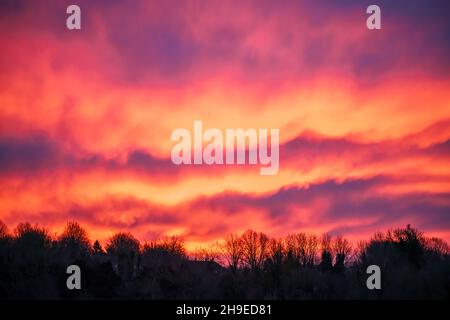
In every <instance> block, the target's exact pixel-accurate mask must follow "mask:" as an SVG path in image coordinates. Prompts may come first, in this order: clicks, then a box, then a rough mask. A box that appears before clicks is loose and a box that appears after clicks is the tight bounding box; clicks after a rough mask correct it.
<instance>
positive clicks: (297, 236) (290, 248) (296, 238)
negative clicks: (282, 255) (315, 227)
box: [285, 232, 320, 266]
mask: <svg viewBox="0 0 450 320" xmlns="http://www.w3.org/2000/svg"><path fill="white" fill-rule="evenodd" d="M285 243H286V250H287V252H288V253H290V254H291V255H292V256H293V257H294V259H295V260H296V261H297V262H298V263H300V264H301V265H303V266H313V265H314V264H315V262H316V259H317V255H318V250H319V243H320V242H319V238H318V237H317V236H316V235H314V234H307V233H304V232H300V233H294V234H290V235H288V236H287V237H286V239H285Z"/></svg>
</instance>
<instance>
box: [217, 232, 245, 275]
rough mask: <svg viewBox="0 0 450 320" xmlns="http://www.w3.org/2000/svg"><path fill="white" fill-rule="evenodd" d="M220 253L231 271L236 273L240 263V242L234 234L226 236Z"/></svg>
mask: <svg viewBox="0 0 450 320" xmlns="http://www.w3.org/2000/svg"><path fill="white" fill-rule="evenodd" d="M221 252H222V255H223V257H224V259H225V261H226V262H227V263H228V265H229V266H230V268H231V269H232V270H233V271H236V270H237V269H238V267H239V266H240V264H241V262H242V254H243V248H242V240H241V238H240V237H239V236H237V235H235V234H232V233H231V234H229V235H228V236H226V238H225V241H224V242H223V243H222V245H221Z"/></svg>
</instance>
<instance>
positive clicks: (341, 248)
mask: <svg viewBox="0 0 450 320" xmlns="http://www.w3.org/2000/svg"><path fill="white" fill-rule="evenodd" d="M332 247H333V251H334V254H335V256H336V262H335V268H336V270H339V271H342V270H344V268H345V263H346V262H347V259H348V257H349V255H350V253H351V252H352V245H351V244H350V242H349V241H348V240H347V239H345V238H344V237H342V236H337V237H336V238H334V241H333V246H332Z"/></svg>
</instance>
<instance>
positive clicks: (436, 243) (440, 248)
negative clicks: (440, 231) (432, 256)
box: [426, 237, 450, 255]
mask: <svg viewBox="0 0 450 320" xmlns="http://www.w3.org/2000/svg"><path fill="white" fill-rule="evenodd" d="M426 247H427V249H428V250H429V251H431V252H433V253H436V254H439V255H448V254H450V248H449V246H448V244H447V242H445V241H444V240H442V239H440V238H435V237H432V238H428V239H426Z"/></svg>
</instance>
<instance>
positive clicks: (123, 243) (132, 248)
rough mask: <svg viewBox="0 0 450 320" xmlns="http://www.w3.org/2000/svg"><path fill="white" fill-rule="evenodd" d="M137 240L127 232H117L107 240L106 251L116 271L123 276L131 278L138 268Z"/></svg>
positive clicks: (138, 245) (138, 246) (138, 247)
mask: <svg viewBox="0 0 450 320" xmlns="http://www.w3.org/2000/svg"><path fill="white" fill-rule="evenodd" d="M139 249H140V244H139V241H138V240H137V239H136V238H135V237H134V236H133V235H132V234H131V233H129V232H119V233H116V234H115V235H113V236H112V237H111V238H109V240H108V244H107V246H106V251H107V253H108V254H109V255H110V256H111V257H112V258H113V266H114V268H115V270H116V272H117V273H118V274H119V275H120V276H122V277H124V278H131V277H132V276H134V275H135V274H136V272H137V269H138V267H139V266H138V264H139Z"/></svg>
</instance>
